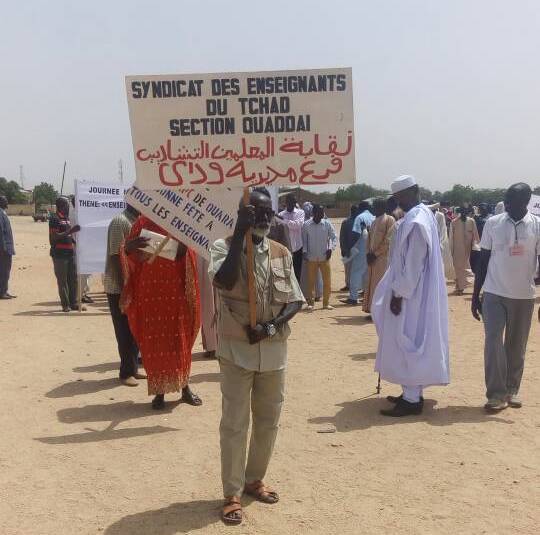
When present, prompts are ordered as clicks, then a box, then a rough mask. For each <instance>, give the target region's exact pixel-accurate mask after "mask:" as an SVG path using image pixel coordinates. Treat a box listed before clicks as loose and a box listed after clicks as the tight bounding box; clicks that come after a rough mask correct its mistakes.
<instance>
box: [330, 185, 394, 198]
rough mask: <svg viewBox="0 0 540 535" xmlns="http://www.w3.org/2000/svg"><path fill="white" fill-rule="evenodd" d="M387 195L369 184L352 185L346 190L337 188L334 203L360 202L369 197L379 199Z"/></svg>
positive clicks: (386, 192)
mask: <svg viewBox="0 0 540 535" xmlns="http://www.w3.org/2000/svg"><path fill="white" fill-rule="evenodd" d="M385 195H388V191H386V190H383V189H377V188H374V187H373V186H370V185H369V184H352V185H350V186H348V187H347V188H339V189H338V190H337V191H336V202H339V201H346V202H353V201H362V200H364V199H369V198H371V197H381V196H385Z"/></svg>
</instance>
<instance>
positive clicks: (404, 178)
mask: <svg viewBox="0 0 540 535" xmlns="http://www.w3.org/2000/svg"><path fill="white" fill-rule="evenodd" d="M412 186H416V179H415V178H414V177H413V176H411V175H401V176H398V177H397V178H396V179H395V180H394V181H393V182H392V185H391V186H390V188H391V189H392V193H398V192H399V191H403V190H404V189H407V188H411V187H412Z"/></svg>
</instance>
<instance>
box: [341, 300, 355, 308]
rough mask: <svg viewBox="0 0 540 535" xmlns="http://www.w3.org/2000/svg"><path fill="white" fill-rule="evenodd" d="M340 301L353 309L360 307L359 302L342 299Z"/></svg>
mask: <svg viewBox="0 0 540 535" xmlns="http://www.w3.org/2000/svg"><path fill="white" fill-rule="evenodd" d="M340 301H341V303H343V304H344V305H351V306H353V307H355V306H358V301H355V300H354V299H341V300H340Z"/></svg>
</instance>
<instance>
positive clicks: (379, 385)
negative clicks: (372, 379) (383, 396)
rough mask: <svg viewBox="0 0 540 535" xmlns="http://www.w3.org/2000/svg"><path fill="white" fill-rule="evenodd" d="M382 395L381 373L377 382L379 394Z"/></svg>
mask: <svg viewBox="0 0 540 535" xmlns="http://www.w3.org/2000/svg"><path fill="white" fill-rule="evenodd" d="M380 393H381V374H380V373H379V380H378V381H377V394H380Z"/></svg>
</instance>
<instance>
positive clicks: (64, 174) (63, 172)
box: [60, 162, 67, 195]
mask: <svg viewBox="0 0 540 535" xmlns="http://www.w3.org/2000/svg"><path fill="white" fill-rule="evenodd" d="M66 163H67V162H64V170H63V171H62V186H61V187H60V195H62V194H63V193H64V177H65V176H66Z"/></svg>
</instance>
